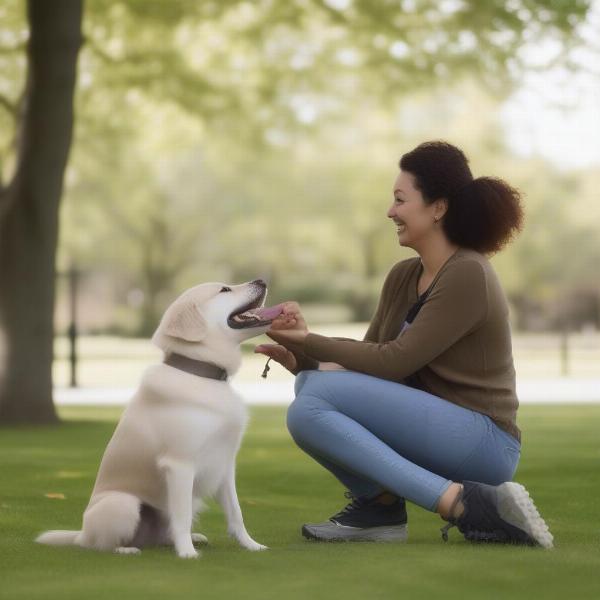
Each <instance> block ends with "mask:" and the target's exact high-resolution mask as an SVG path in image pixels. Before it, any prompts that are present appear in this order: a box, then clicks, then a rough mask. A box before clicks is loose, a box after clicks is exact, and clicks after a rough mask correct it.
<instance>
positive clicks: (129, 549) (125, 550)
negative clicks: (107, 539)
mask: <svg viewBox="0 0 600 600" xmlns="http://www.w3.org/2000/svg"><path fill="white" fill-rule="evenodd" d="M141 553H142V551H141V550H140V549H139V548H135V547H134V546H119V547H118V548H115V554H141Z"/></svg>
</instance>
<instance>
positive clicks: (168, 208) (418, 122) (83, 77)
mask: <svg viewBox="0 0 600 600" xmlns="http://www.w3.org/2000/svg"><path fill="white" fill-rule="evenodd" d="M588 9H589V2H584V1H581V0H578V1H576V2H573V1H571V2H562V1H561V2H557V1H552V2H550V1H547V0H515V1H513V2H500V1H493V2H483V3H482V2H479V1H476V0H463V1H460V2H459V1H456V2H454V1H446V2H435V1H433V0H405V1H403V2H387V1H383V0H380V1H376V2H372V1H369V2H367V1H362V0H355V1H353V2H352V1H349V2H334V1H323V2H318V1H316V0H315V1H312V0H311V1H308V2H306V1H300V0H294V1H289V2H277V1H275V2H266V1H265V2H252V3H250V2H239V1H232V0H224V1H219V2H208V1H203V2H197V1H192V0H173V1H169V2H167V1H158V0H153V1H148V0H127V1H120V2H114V1H112V0H90V1H88V2H87V3H86V12H85V20H84V33H85V44H84V47H83V49H82V52H81V56H80V62H79V82H78V89H77V94H76V108H77V124H76V129H75V138H74V144H73V150H72V154H71V162H70V166H69V170H68V173H67V181H66V188H65V198H64V203H63V210H62V214H61V225H62V228H61V239H60V248H59V250H60V252H59V268H60V269H64V268H66V267H68V266H69V265H70V264H72V263H76V264H78V265H79V266H80V267H81V268H83V269H84V270H86V271H87V272H88V273H89V275H88V278H87V282H88V283H87V284H86V290H87V293H88V295H90V296H91V295H93V294H94V290H96V289H97V284H98V282H97V280H98V279H103V280H106V279H107V278H110V280H111V282H112V283H111V285H112V288H113V290H112V292H111V294H110V295H111V296H112V300H111V302H112V303H113V305H114V307H115V308H114V312H113V314H112V317H111V318H109V319H108V320H107V321H106V322H105V326H112V327H118V328H126V329H130V330H135V331H137V332H138V333H140V334H144V335H146V334H147V333H148V332H149V331H150V330H151V329H152V328H153V327H154V325H155V323H156V321H157V319H158V315H159V314H160V312H161V311H162V309H163V307H164V305H165V304H166V303H167V302H168V301H169V300H170V299H171V298H172V297H173V296H174V295H175V294H176V293H177V292H178V291H180V290H181V289H182V288H184V287H187V286H189V285H193V284H195V283H197V282H198V281H204V280H211V279H212V280H221V281H232V282H235V281H241V280H247V279H251V278H255V277H258V276H263V277H266V278H267V279H268V280H269V282H270V284H271V298H272V299H273V300H283V299H289V298H290V297H295V298H298V299H301V298H306V299H310V300H318V301H324V302H327V301H329V302H339V301H340V300H342V301H344V302H346V303H347V304H349V305H350V306H351V307H352V310H353V314H354V316H355V318H359V319H367V318H369V316H370V315H371V314H372V310H373V308H374V302H375V298H376V296H377V293H378V290H379V288H380V285H381V281H382V278H383V276H384V274H385V272H386V271H387V270H388V268H389V266H390V265H391V264H392V263H393V262H395V261H396V260H398V259H401V258H406V257H408V256H411V255H412V254H411V253H408V252H406V251H400V253H398V247H397V244H396V239H395V236H394V234H393V230H392V229H391V228H390V227H389V226H388V224H387V220H386V218H385V211H386V209H387V203H388V201H389V198H390V190H389V187H390V186H391V183H392V181H393V177H394V174H395V169H396V163H397V160H398V158H399V156H400V154H401V153H402V152H404V151H406V150H407V149H409V148H410V147H412V146H413V145H415V144H417V143H419V142H420V141H423V140H424V139H428V138H439V137H445V138H448V139H450V140H451V141H453V142H455V143H457V144H458V145H460V146H463V147H464V148H465V150H466V151H467V154H468V155H470V156H472V157H473V165H474V168H475V170H476V171H477V172H478V173H480V170H482V169H484V168H485V170H486V174H493V175H501V176H505V177H506V178H507V179H509V181H511V182H513V183H516V184H517V185H518V186H519V187H522V188H523V189H524V190H525V191H526V192H527V210H528V216H529V219H528V229H527V230H526V232H525V233H524V234H523V236H522V238H521V239H520V240H518V241H517V243H516V244H515V245H514V246H513V247H511V248H510V249H509V250H507V252H506V254H503V255H501V256H499V257H498V258H497V259H494V260H496V262H497V264H498V265H499V267H500V271H501V277H502V278H503V280H506V282H507V285H508V289H509V292H510V295H511V298H513V299H514V300H515V302H518V300H519V298H521V297H522V296H523V295H524V294H533V295H535V296H536V297H538V298H539V299H540V300H542V301H550V300H551V299H552V298H553V297H554V296H556V295H557V294H558V293H559V292H560V290H561V289H562V288H563V287H564V286H565V285H568V286H572V287H575V288H577V287H578V286H579V285H580V284H581V282H584V281H587V280H589V279H590V272H591V269H593V267H594V265H595V264H597V258H598V253H599V246H598V244H599V242H598V237H599V236H597V235H596V234H597V228H596V225H595V224H594V223H591V224H590V222H589V221H588V222H584V223H582V222H580V221H579V220H578V219H577V218H576V213H580V212H582V211H583V212H585V211H586V210H588V208H589V206H590V205H591V202H592V198H593V194H594V191H593V190H594V186H595V185H596V182H597V176H596V175H594V174H593V173H588V174H581V176H578V177H577V178H576V179H573V180H572V181H567V178H566V177H563V176H561V175H559V174H556V173H554V172H553V171H552V169H551V168H550V167H549V166H548V165H545V164H540V163H535V162H530V163H524V164H521V163H519V162H518V161H516V160H514V159H513V158H512V157H510V156H509V153H508V152H507V150H506V149H505V147H504V143H503V137H502V131H501V129H500V125H499V124H498V122H497V120H496V114H497V107H498V104H497V102H498V100H499V99H502V98H504V97H506V95H507V94H508V93H509V92H510V91H511V90H512V89H513V85H514V84H515V82H517V81H518V79H519V76H520V74H521V73H522V72H523V70H524V69H526V68H527V66H526V65H525V64H524V62H523V56H522V53H521V50H522V48H523V46H524V45H525V44H533V43H535V41H536V40H543V39H546V38H551V39H553V40H555V41H557V42H558V43H559V44H560V45H561V47H562V49H563V52H562V53H561V55H560V57H559V59H557V60H559V61H560V60H563V61H565V63H567V62H568V60H569V52H568V51H569V49H570V48H572V47H576V46H577V44H579V43H580V40H579V34H578V26H579V25H580V24H581V23H582V22H583V21H584V20H585V17H586V14H587V11H588ZM0 16H1V17H2V22H3V26H4V29H5V33H4V34H3V37H2V39H0V67H1V68H0V157H2V158H3V159H4V162H3V163H2V165H0V167H2V171H3V176H4V179H5V180H8V179H9V177H10V174H11V168H12V167H11V165H12V160H13V158H14V156H13V154H12V153H13V142H14V136H15V130H14V127H13V123H14V119H15V115H16V114H17V113H16V112H15V111H16V107H17V106H18V102H19V98H20V94H21V93H22V87H23V79H24V66H25V60H24V43H25V40H26V36H27V31H26V25H25V17H24V10H23V3H21V2H18V1H16V0H12V1H10V2H5V3H4V4H3V6H2V7H1V8H0ZM549 60H550V58H549ZM482 89H485V90H487V92H482V91H481V90H482ZM11 107H12V108H11ZM13 108H14V110H13ZM515 179H516V181H515ZM583 180H585V181H586V182H587V183H585V185H584V184H583V183H580V182H582V181H583ZM580 185H581V186H582V192H581V194H578V193H577V188H578V187H579V186H580ZM561 189H562V190H563V192H564V193H568V192H569V191H572V192H573V195H574V196H578V203H577V204H575V203H569V204H568V205H565V204H563V203H562V202H561V197H559V190H561ZM564 193H563V197H564ZM567 223H568V224H569V226H568V227H567V226H565V224H567ZM529 227H530V228H531V229H529ZM557 241H558V243H557ZM573 247H576V248H577V252H576V253H574V255H573V258H572V260H573V261H574V262H575V265H571V267H570V268H569V269H568V270H565V269H562V268H561V265H562V262H563V261H562V260H561V258H562V257H563V256H564V253H565V248H573ZM107 274H108V275H107ZM98 285H99V284H98ZM132 292H133V296H135V295H136V294H137V297H141V298H142V303H141V305H140V306H138V305H135V304H134V305H132V306H131V308H133V309H135V314H136V315H139V320H138V321H137V322H135V321H134V320H132V318H131V310H129V309H128V308H127V300H126V299H127V298H128V297H129V298H131V297H133V296H132ZM138 292H141V295H140V294H139V293H138ZM119 315H122V317H120V316H119Z"/></svg>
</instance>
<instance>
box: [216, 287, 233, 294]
mask: <svg viewBox="0 0 600 600" xmlns="http://www.w3.org/2000/svg"><path fill="white" fill-rule="evenodd" d="M230 291H231V288H230V287H227V286H226V285H224V286H223V287H222V288H221V290H220V291H219V294H220V293H221V292H230Z"/></svg>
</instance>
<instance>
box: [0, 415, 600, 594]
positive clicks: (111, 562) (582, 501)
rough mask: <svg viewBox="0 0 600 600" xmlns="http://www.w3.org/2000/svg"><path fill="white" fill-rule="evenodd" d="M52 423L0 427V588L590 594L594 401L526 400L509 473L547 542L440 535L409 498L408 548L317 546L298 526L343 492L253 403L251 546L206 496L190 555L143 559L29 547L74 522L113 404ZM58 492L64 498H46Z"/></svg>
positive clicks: (329, 508)
mask: <svg viewBox="0 0 600 600" xmlns="http://www.w3.org/2000/svg"><path fill="white" fill-rule="evenodd" d="M60 412H61V415H62V417H63V418H64V419H65V421H64V423H63V424H62V425H60V426H57V427H20V428H15V429H6V428H4V429H0V475H1V478H0V598H2V599H5V598H6V599H7V600H8V599H11V600H12V599H16V598H24V599H25V598H27V599H34V598H45V599H51V598H61V600H66V599H69V598H77V599H80V598H81V599H85V600H93V599H96V598H110V599H111V600H118V599H120V598H128V599H129V598H144V599H154V598H161V599H163V598H177V597H179V598H184V597H197V598H231V599H237V598H243V599H253V598H302V599H307V600H308V599H310V598H328V599H329V598H331V599H333V598H344V599H348V600H351V599H354V598H369V599H377V598H407V599H411V600H412V599H414V598H437V597H440V598H441V597H449V598H465V597H467V598H515V597H518V598H531V597H533V596H535V597H536V598H540V599H547V598H561V599H564V598H598V597H600V577H599V576H598V573H599V572H600V519H599V511H598V507H599V505H600V504H599V501H598V495H599V493H600V485H599V473H600V470H599V468H598V467H599V459H600V446H599V444H598V424H599V423H600V406H594V405H589V406H577V405H570V406H566V405H563V406H540V405H537V406H524V407H522V408H521V412H520V421H519V423H520V426H521V428H522V429H523V437H524V445H523V454H522V458H521V465H520V467H519V471H518V473H517V477H516V479H517V480H518V481H520V482H522V483H524V484H525V485H526V486H527V487H528V489H529V490H530V491H531V493H532V496H533V497H534V498H535V501H536V504H537V505H538V507H539V509H540V511H541V512H542V514H543V516H544V517H545V519H546V521H547V522H548V524H549V526H550V528H551V531H552V532H553V534H554V536H555V542H556V547H555V549H554V550H551V551H544V550H541V549H537V548H516V547H502V546H494V547H492V546H488V547H486V546H474V545H471V544H469V543H466V542H465V541H464V540H463V539H462V536H461V535H460V534H459V532H458V531H457V530H456V529H452V530H451V532H450V542H449V543H447V544H444V543H443V542H442V540H441V538H440V534H439V528H440V527H441V526H442V525H443V522H442V521H441V520H440V519H439V517H437V516H436V515H434V514H431V513H428V512H427V511H425V510H423V509H421V508H419V507H417V506H414V505H409V523H410V536H409V542H408V543H407V544H390V545H386V544H317V543H311V542H307V541H304V540H303V538H302V537H301V536H300V532H299V526H300V524H301V523H303V522H305V521H314V520H320V519H323V518H325V517H328V516H329V515H330V514H331V513H332V512H334V511H336V510H337V509H339V508H340V506H342V505H343V504H344V502H345V499H344V498H343V496H342V491H343V490H342V489H341V487H340V486H339V485H338V484H337V482H336V481H335V480H334V479H333V478H332V477H331V476H330V475H329V474H328V473H326V472H325V471H324V470H323V469H321V468H320V467H319V466H318V465H316V463H313V462H312V461H311V460H310V459H309V458H308V457H307V456H305V455H304V454H303V453H301V452H300V450H298V449H297V448H296V447H295V446H294V445H293V443H292V441H291V440H290V438H289V436H288V434H287V432H286V430H285V425H284V422H285V412H284V409H283V408H280V407H276V408H271V407H269V408H267V407H257V408H253V409H252V419H251V424H250V427H249V430H248V433H247V435H246V438H245V440H244V444H243V447H242V450H241V452H240V455H239V458H238V491H239V496H240V502H241V505H242V510H243V512H244V516H245V520H246V524H247V527H248V530H249V531H250V533H251V535H253V537H255V539H257V540H258V541H259V542H262V543H265V544H267V545H268V546H270V547H271V550H269V551H267V552H261V553H251V552H247V551H244V550H242V549H240V548H238V547H237V545H236V544H235V543H234V542H233V541H232V540H230V539H228V538H227V536H226V534H225V527H224V520H223V515H222V514H221V512H220V510H219V509H218V508H217V507H216V506H214V505H211V507H210V510H209V511H207V512H206V513H204V514H203V515H201V518H200V521H199V523H198V524H197V526H196V531H202V532H203V533H205V534H206V535H208V537H209V540H210V545H209V546H208V547H206V548H205V549H204V551H203V556H202V558H200V559H199V560H196V561H185V560H180V559H178V558H177V557H176V556H175V555H174V554H173V552H172V550H170V549H166V548H165V549H162V548H161V549H146V550H144V551H143V553H142V554H141V555H140V556H117V555H111V554H101V553H96V552H91V551H86V550H82V549H79V548H52V547H48V546H41V545H38V544H34V543H33V539H34V537H35V535H36V534H37V533H38V532H40V531H42V530H44V529H61V528H64V529H78V528H79V526H80V522H81V513H82V511H83V509H84V508H85V505H86V503H87V500H88V495H89V492H90V490H91V487H92V484H93V481H94V477H95V473H96V469H97V466H98V462H99V459H100V457H101V455H102V452H103V450H104V447H105V445H106V442H107V441H108V439H109V438H110V435H111V433H112V430H113V428H114V424H115V422H116V420H117V418H118V416H119V413H120V409H118V408H92V407H88V408H80V407H69V408H66V407H65V408H62V409H61V411H60ZM53 493H54V494H64V499H59V498H48V497H46V494H53Z"/></svg>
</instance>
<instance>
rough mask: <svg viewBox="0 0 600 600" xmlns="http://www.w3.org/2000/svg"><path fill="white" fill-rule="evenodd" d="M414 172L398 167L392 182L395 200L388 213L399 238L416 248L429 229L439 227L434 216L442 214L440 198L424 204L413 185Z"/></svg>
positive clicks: (424, 239)
mask: <svg viewBox="0 0 600 600" xmlns="http://www.w3.org/2000/svg"><path fill="white" fill-rule="evenodd" d="M414 184H415V178H414V175H412V174H411V173H409V172H408V171H400V173H399V174H398V177H397V178H396V181H395V182H394V200H393V202H392V205H391V206H390V208H389V210H388V212H387V216H388V217H389V218H390V219H392V220H393V221H394V223H395V224H396V232H397V235H398V242H399V243H400V245H401V246H408V247H410V248H413V249H415V250H417V251H419V249H420V248H422V247H423V244H427V239H428V238H429V237H430V236H431V234H432V233H436V232H437V230H439V229H440V225H439V224H437V225H436V223H435V220H434V219H435V217H436V216H437V217H438V218H441V216H442V214H443V211H442V210H441V209H442V207H441V205H440V202H434V203H433V204H430V205H427V204H426V203H425V201H424V200H423V195H422V194H421V192H420V191H419V190H418V189H417V188H416V187H415V185H414Z"/></svg>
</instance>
